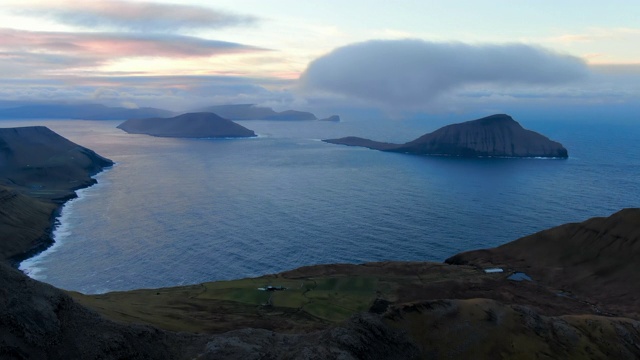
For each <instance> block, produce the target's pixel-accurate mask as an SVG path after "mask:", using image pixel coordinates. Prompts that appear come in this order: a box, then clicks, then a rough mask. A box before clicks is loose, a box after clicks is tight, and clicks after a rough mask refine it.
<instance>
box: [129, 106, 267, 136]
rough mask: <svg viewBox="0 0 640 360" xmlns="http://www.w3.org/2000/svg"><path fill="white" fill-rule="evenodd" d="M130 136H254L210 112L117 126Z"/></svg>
mask: <svg viewBox="0 0 640 360" xmlns="http://www.w3.org/2000/svg"><path fill="white" fill-rule="evenodd" d="M118 129H122V130H124V131H126V132H128V133H130V134H146V135H151V136H158V137H180V138H244V137H255V136H256V134H255V133H254V132H253V131H252V130H249V129H247V128H246V127H244V126H242V125H239V124H236V123H234V122H233V121H231V120H228V119H225V118H222V117H220V116H218V115H216V114H214V113H211V112H199V113H187V114H182V115H178V116H175V117H171V118H148V119H130V120H127V121H125V122H123V123H122V124H120V125H118Z"/></svg>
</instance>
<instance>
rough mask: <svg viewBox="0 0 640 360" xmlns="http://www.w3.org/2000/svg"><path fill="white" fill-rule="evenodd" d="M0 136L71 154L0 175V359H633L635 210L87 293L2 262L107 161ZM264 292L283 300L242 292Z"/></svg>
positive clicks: (638, 230) (19, 154)
mask: <svg viewBox="0 0 640 360" xmlns="http://www.w3.org/2000/svg"><path fill="white" fill-rule="evenodd" d="M2 130H3V131H0V135H2V134H5V133H8V134H10V135H9V136H14V137H15V136H16V134H18V133H21V134H22V135H24V136H27V138H29V137H30V136H31V135H34V136H39V137H41V139H42V138H46V139H48V141H45V142H44V143H45V144H47V147H46V148H47V151H48V152H49V154H50V155H51V154H57V153H56V152H55V150H56V149H58V147H60V149H65V150H64V151H63V153H65V154H66V153H67V151H72V153H73V154H74V156H71V157H69V156H68V157H58V156H49V157H47V161H45V162H43V163H38V164H39V165H38V168H39V170H38V171H39V173H38V174H41V175H39V176H37V177H29V176H27V177H24V178H22V177H20V176H18V175H20V170H19V169H24V168H25V166H23V167H20V166H17V165H16V166H14V167H8V168H7V169H9V170H6V169H5V167H2V168H1V169H2V172H0V175H1V176H0V177H1V178H2V181H3V183H2V184H4V185H3V187H2V188H1V189H0V239H2V241H1V242H0V256H1V257H0V358H3V359H5V358H6V359H35V358H37V359H68V358H82V359H124V358H126V359H193V358H199V359H219V358H225V359H265V358H269V359H275V358H278V359H280V358H283V359H287V358H289V359H420V358H422V359H439V358H453V359H468V358H501V359H523V358H532V359H533V358H540V357H547V358H601V359H606V358H616V359H637V358H640V321H639V320H640V315H639V314H638V311H637V309H638V305H639V304H638V302H637V301H638V300H637V299H639V298H640V288H639V287H638V286H637V284H638V282H637V281H636V280H638V278H637V276H638V275H637V272H636V271H635V270H636V267H637V259H638V258H639V256H640V225H639V224H640V209H624V210H622V211H620V212H617V213H615V214H613V215H611V216H609V217H604V218H594V219H589V220H586V221H584V222H581V223H576V224H566V225H562V226H559V227H556V228H553V229H549V230H545V231H542V232H539V233H537V234H533V235H530V236H527V237H524V238H521V239H518V240H516V241H513V242H511V243H508V244H505V245H503V246H500V247H498V248H495V249H487V250H478V251H471V252H466V253H462V254H458V255H455V256H453V257H451V258H449V259H447V261H446V263H429V262H383V263H368V264H361V265H353V264H328V265H318V266H309V267H302V268H299V269H294V270H291V271H287V272H284V273H280V274H273V275H265V276H263V277H260V278H253V279H240V280H235V281H224V282H212V283H203V284H197V285H191V286H182V287H174V288H163V289H141V290H134V291H128V292H115V293H107V294H102V295H91V296H89V295H83V294H79V293H72V292H66V291H63V290H60V289H57V288H55V287H52V286H50V285H47V284H44V283H42V282H39V281H36V280H33V279H30V278H28V277H27V276H25V275H24V274H22V273H21V272H19V271H18V270H16V269H15V268H13V267H11V263H12V261H13V263H14V264H15V259H19V258H20V257H24V256H27V255H28V254H30V251H32V250H33V249H34V248H33V245H34V244H39V243H41V241H42V239H43V237H47V236H49V235H50V231H51V216H52V214H54V212H55V209H56V207H57V206H60V201H59V200H57V199H60V197H59V195H60V194H67V195H68V194H70V193H72V192H73V190H74V189H76V188H77V187H78V185H79V184H89V183H90V181H89V182H87V180H86V177H89V176H90V175H91V174H94V173H95V172H96V171H99V170H100V169H102V168H104V166H108V165H109V164H110V162H109V161H108V160H106V159H104V158H102V157H99V155H97V154H95V153H93V152H90V151H87V150H88V149H85V148H82V147H79V146H78V145H76V144H73V143H71V144H73V145H69V143H70V142H68V143H67V142H65V141H61V140H59V139H57V135H55V136H54V135H52V134H51V133H52V132H51V133H49V131H45V130H43V129H37V130H28V131H26V132H25V131H22V130H20V131H11V130H7V131H4V129H2ZM47 130H48V129H47ZM0 139H1V140H0V151H2V154H3V155H2V156H5V158H6V159H10V158H11V159H13V160H11V161H13V162H7V163H13V164H23V165H24V163H21V162H20V161H18V160H20V159H28V161H29V163H28V164H29V165H33V164H35V163H33V162H32V161H33V160H35V159H38V157H37V156H36V154H35V153H36V151H35V150H33V148H31V147H29V146H25V147H20V145H17V144H19V143H21V141H22V140H20V141H18V140H16V139H17V138H14V139H13V140H15V141H14V142H13V143H11V141H9V140H7V138H4V137H0ZM13 140H12V141H13ZM2 141H4V143H3V142H2ZM24 141H27V140H24ZM5 144H7V145H5ZM12 144H13V145H12ZM52 144H56V145H55V146H54V145H52ZM70 149H71V150H70ZM25 151H26V153H25V154H26V155H25V154H23V152H25ZM81 155H82V156H81ZM61 156H62V155H61ZM50 159H55V160H50ZM60 167H61V168H60ZM61 169H66V171H63V170H61ZM73 169H75V170H78V169H81V171H80V170H78V171H75V170H74V171H72V170H73ZM29 171H31V170H30V169H26V170H25V172H26V173H27V174H30V173H29ZM68 174H75V175H74V176H77V177H74V178H69V177H68ZM25 176H26V175H25ZM19 179H28V181H27V182H24V183H20V182H19V181H16V180H19ZM35 180H38V181H39V182H38V183H37V184H38V186H35V187H34V186H33V184H34V183H32V182H33V181H35ZM70 180H75V181H70ZM488 269H494V270H496V271H487V270H488ZM497 270H500V271H497ZM516 273H518V274H525V275H527V277H529V278H530V280H526V277H524V278H523V277H515V278H514V277H512V275H513V274H516ZM518 279H519V280H518ZM523 279H524V280H523ZM264 284H272V285H274V286H279V287H282V288H283V289H285V290H282V291H277V292H270V291H260V290H258V287H261V286H264Z"/></svg>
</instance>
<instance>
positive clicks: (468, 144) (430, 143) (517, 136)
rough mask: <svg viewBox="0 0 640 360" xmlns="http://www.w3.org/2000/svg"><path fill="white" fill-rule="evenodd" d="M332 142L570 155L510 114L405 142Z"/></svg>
mask: <svg viewBox="0 0 640 360" xmlns="http://www.w3.org/2000/svg"><path fill="white" fill-rule="evenodd" d="M324 141H325V142H329V143H333V144H342V145H350V146H363V147H367V148H370V149H375V150H382V151H392V152H402V153H409V154H419V155H444V156H461V157H545V158H567V157H568V153H567V149H565V148H564V147H563V146H562V145H561V144H560V143H557V142H555V141H552V140H549V139H548V138H547V137H545V136H543V135H541V134H538V133H536V132H534V131H531V130H526V129H524V128H523V127H522V126H521V125H520V124H519V123H518V122H516V121H515V120H513V119H512V118H511V117H510V116H509V115H504V114H498V115H491V116H488V117H485V118H482V119H478V120H473V121H468V122H464V123H460V124H453V125H448V126H445V127H442V128H440V129H438V130H436V131H434V132H432V133H429V134H425V135H423V136H421V137H419V138H417V139H415V140H413V141H410V142H407V143H405V144H390V143H382V142H377V141H372V140H367V139H362V138H357V137H347V138H342V139H331V140H324Z"/></svg>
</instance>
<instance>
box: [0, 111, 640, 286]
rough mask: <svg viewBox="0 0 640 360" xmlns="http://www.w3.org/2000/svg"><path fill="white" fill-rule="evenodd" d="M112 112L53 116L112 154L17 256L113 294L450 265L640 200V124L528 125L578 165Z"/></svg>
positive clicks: (408, 127) (394, 131)
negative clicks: (226, 130) (38, 243)
mask: <svg viewBox="0 0 640 360" xmlns="http://www.w3.org/2000/svg"><path fill="white" fill-rule="evenodd" d="M118 123H119V122H117V121H78V120H75V121H73V120H59V121H56V120H38V121H35V120H29V121H1V122H0V126H18V125H36V124H37V125H46V126H49V127H50V128H51V129H53V130H54V131H57V132H58V133H60V134H62V135H63V136H65V137H68V138H69V139H71V140H72V141H75V142H77V143H79V144H81V145H84V146H87V147H89V148H92V149H93V150H95V151H97V152H98V153H100V154H101V155H103V156H106V157H108V158H110V159H112V160H114V161H116V163H117V164H116V166H114V167H113V168H111V169H109V170H107V171H105V172H103V173H101V174H99V175H98V176H97V179H98V181H99V184H98V185H96V186H93V187H91V188H88V189H83V190H81V191H79V195H80V197H79V198H78V199H76V200H72V201H70V202H68V203H67V204H66V205H65V207H64V209H63V212H62V215H61V217H60V218H59V222H60V225H59V226H58V228H57V229H56V231H55V233H54V236H55V240H56V243H55V245H54V246H53V247H52V248H50V249H49V250H47V251H46V252H44V253H42V254H41V255H39V256H37V257H34V258H32V259H29V260H27V261H25V262H23V263H22V265H21V269H22V270H23V271H25V272H26V273H28V274H29V275H30V276H32V277H34V278H36V279H39V280H43V281H46V282H48V283H51V284H53V285H55V286H58V287H61V288H64V289H69V290H76V291H81V292H84V293H102V292H107V291H116V290H127V289H134V288H156V287H165V286H175V285H183V284H192V283H198V282H204V281H212V280H225V279H235V278H242V277H250V276H259V275H263V274H268V273H275V272H280V271H283V270H287V269H292V268H295V267H299V266H303V265H312V264H321V263H336V262H342V263H362V262H368V261H382V260H429V261H443V260H444V259H445V258H447V257H449V256H451V255H454V254H456V253H458V252H461V251H465V250H471V249H477V248H486V247H493V246H497V245H500V244H503V243H505V242H508V241H511V240H514V239H516V238H519V237H521V236H525V235H528V234H531V233H534V232H536V231H540V230H543V229H546V228H549V227H552V226H556V225H559V224H562V223H566V222H576V221H582V220H585V219H587V218H589V217H593V216H606V215H609V214H611V213H613V212H615V211H617V210H619V209H621V208H624V207H638V206H640V185H639V183H640V182H639V180H640V142H638V141H637V139H639V138H640V127H638V126H634V125H633V124H617V125H611V124H608V125H607V124H579V123H575V122H574V123H560V122H547V123H544V122H531V123H525V122H523V123H522V124H523V126H525V127H527V128H530V129H532V130H536V131H539V132H542V133H544V134H545V135H547V136H549V137H550V138H552V139H554V140H557V141H560V142H562V143H563V144H564V145H565V146H566V147H567V148H568V149H569V154H570V158H569V159H567V160H543V159H458V158H444V157H426V156H414V155H406V154H393V153H384V152H378V151H373V150H368V149H363V148H355V147H346V146H339V145H332V144H326V143H323V142H321V141H319V139H321V138H330V137H341V136H346V135H357V136H364V137H369V138H373V139H377V140H385V141H407V140H411V139H413V138H416V137H417V136H418V135H421V134H423V133H425V132H427V131H431V130H434V129H435V128H437V127H438V126H439V125H441V124H438V125H437V126H436V124H432V123H427V122H420V121H413V122H392V121H379V122H364V121H362V122H357V121H352V122H343V123H326V122H268V121H245V122H241V123H242V124H243V125H244V126H247V127H249V128H251V129H252V130H254V131H256V132H257V133H258V134H259V135H260V136H259V137H258V138H253V139H221V140H220V139H217V140H214V139H169V138H154V137H149V136H145V135H130V134H126V133H124V132H122V131H120V130H118V129H116V128H115V126H116V125H117V124H118Z"/></svg>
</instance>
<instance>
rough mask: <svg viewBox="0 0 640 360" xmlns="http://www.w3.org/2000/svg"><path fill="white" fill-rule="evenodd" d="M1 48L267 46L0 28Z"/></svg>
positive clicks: (213, 49) (217, 49)
mask: <svg viewBox="0 0 640 360" xmlns="http://www.w3.org/2000/svg"><path fill="white" fill-rule="evenodd" d="M0 38H2V42H1V43H0V49H11V51H12V52H18V51H24V52H31V53H38V54H41V53H52V54H75V55H77V54H86V55H92V56H95V57H105V56H108V57H144V56H162V57H185V56H187V57H188V56H211V55H217V54H228V53H240V52H250V51H262V50H264V49H260V48H256V47H252V46H248V45H243V44H238V43H232V42H226V41H217V40H208V39H202V38H198V37H193V36H184V35H169V34H162V35H159V34H131V33H96V32H83V33H71V32H44V31H25V30H14V29H0Z"/></svg>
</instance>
